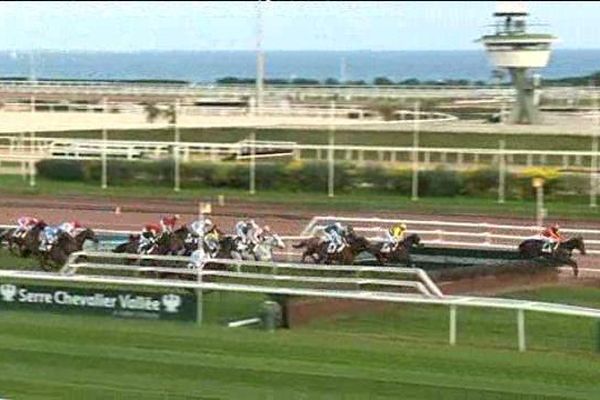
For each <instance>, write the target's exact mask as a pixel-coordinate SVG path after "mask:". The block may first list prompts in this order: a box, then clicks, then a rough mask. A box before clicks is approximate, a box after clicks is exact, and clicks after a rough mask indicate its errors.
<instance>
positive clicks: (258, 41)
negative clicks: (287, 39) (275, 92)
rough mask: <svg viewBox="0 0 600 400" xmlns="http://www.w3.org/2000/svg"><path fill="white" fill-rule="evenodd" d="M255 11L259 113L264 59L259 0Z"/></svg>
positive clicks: (261, 98)
mask: <svg viewBox="0 0 600 400" xmlns="http://www.w3.org/2000/svg"><path fill="white" fill-rule="evenodd" d="M256 11H257V18H256V112H257V114H258V115H260V114H261V110H262V107H263V82H264V74H265V60H264V54H263V52H262V38H263V27H262V4H261V2H260V0H259V1H258V3H257V8H256Z"/></svg>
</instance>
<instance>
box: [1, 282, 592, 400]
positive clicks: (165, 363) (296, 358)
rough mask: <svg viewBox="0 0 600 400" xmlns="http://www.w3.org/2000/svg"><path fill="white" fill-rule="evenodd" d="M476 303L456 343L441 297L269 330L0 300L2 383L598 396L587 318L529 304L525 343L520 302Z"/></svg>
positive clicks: (85, 391) (320, 395) (135, 391)
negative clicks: (35, 307) (539, 310)
mask: <svg viewBox="0 0 600 400" xmlns="http://www.w3.org/2000/svg"><path fill="white" fill-rule="evenodd" d="M213 294H214V293H211V294H210V295H209V296H212V295H213ZM514 296H516V297H521V296H523V297H535V298H541V299H554V298H563V297H565V296H566V297H570V298H571V299H572V302H577V301H578V299H579V298H580V297H581V298H582V299H583V301H584V302H586V303H587V302H588V301H590V302H592V303H593V304H597V305H598V304H600V296H599V295H597V294H596V296H593V294H592V292H591V291H588V290H587V289H583V290H580V289H577V290H573V289H560V288H558V289H547V290H543V291H539V292H535V293H526V294H515V295H514ZM239 300H240V302H241V303H244V302H246V301H244V300H243V299H241V298H240V299H239ZM208 307H209V305H207V308H208ZM472 311H473V310H470V309H467V308H464V307H463V308H460V309H459V314H458V316H459V337H458V340H459V344H458V346H456V347H451V346H449V345H447V344H446V338H445V335H446V332H447V309H441V308H436V307H395V309H392V310H390V311H387V312H384V313H383V314H380V313H378V314H363V315H359V316H354V317H349V316H346V317H343V316H342V317H336V318H335V319H334V320H333V321H321V322H316V323H313V324H311V325H309V326H306V327H303V328H300V329H297V330H292V331H288V330H280V331H277V332H275V333H268V332H264V331H259V330H256V329H251V328H238V329H227V328H224V327H220V326H215V325H214V324H209V325H207V326H204V327H202V328H199V327H197V326H195V325H193V324H186V323H165V322H162V323H161V322H156V321H133V320H113V319H109V318H99V317H68V316H59V315H52V314H33V313H28V312H6V311H5V312H1V313H0V326H1V327H2V328H1V329H0V366H1V370H2V374H0V396H2V397H7V398H11V399H13V398H14V399H35V398H39V399H42V398H43V399H54V398H56V399H63V398H77V399H79V398H82V399H83V398H85V399H95V398H98V399H106V398H127V399H183V398H193V399H217V398H218V399H242V398H243V399H264V398H272V399H364V398H372V399H386V398H389V399H400V398H401V399H441V398H443V399H444V400H446V399H450V400H452V399H457V400H458V399H461V400H462V399H597V398H598V397H599V396H600V382H599V381H598V371H599V369H600V357H599V356H598V355H597V354H594V353H593V352H591V348H590V347H589V346H588V345H589V344H590V343H589V341H586V340H584V339H585V338H586V335H588V334H587V333H586V332H585V330H584V329H583V328H584V326H585V325H586V322H585V321H583V320H581V319H579V318H563V317H556V316H552V315H543V314H535V315H534V314H531V315H530V314H529V313H528V314H527V332H528V335H529V340H530V343H528V344H529V348H530V350H529V351H528V352H526V353H518V352H517V351H516V350H515V347H516V327H515V318H514V315H508V314H511V313H503V312H499V311H496V310H491V311H487V312H475V313H472ZM505 314H506V315H505ZM509 317H510V318H509ZM509 320H510V321H509ZM587 324H588V325H589V324H590V322H589V321H587ZM509 325H510V326H509ZM577 330H579V332H578V334H577V335H573V333H574V332H576V331H577ZM588 336H589V335H588ZM582 338H583V339H582Z"/></svg>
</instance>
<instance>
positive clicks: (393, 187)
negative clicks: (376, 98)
mask: <svg viewBox="0 0 600 400" xmlns="http://www.w3.org/2000/svg"><path fill="white" fill-rule="evenodd" d="M37 169H38V173H39V175H40V176H41V177H43V178H47V179H51V180H59V181H81V182H99V181H100V179H101V173H102V169H101V164H100V162H99V161H71V160H44V161H40V162H39V163H38V164H37ZM107 172H108V181H109V184H111V185H135V184H151V185H162V186H170V185H172V184H173V175H174V165H173V162H172V161H169V160H166V161H159V162H156V161H136V162H128V161H112V160H111V161H110V162H109V163H108V167H107ZM540 173H542V172H535V174H540ZM180 177H181V184H182V185H183V186H184V187H229V188H247V187H248V185H249V173H248V164H246V163H233V162H232V163H210V162H202V163H184V164H182V165H181V169H180ZM546 178H547V180H546V185H545V194H546V195H547V196H561V195H585V194H587V193H588V191H589V179H588V178H586V177H585V176H568V175H557V174H553V175H552V174H551V175H548V176H546ZM327 179H328V174H327V164H326V163H325V162H297V161H293V162H289V163H272V162H261V163H257V165H256V187H257V188H258V189H282V190H288V191H325V190H327ZM498 179H499V178H498V171H497V170H495V169H477V170H471V171H464V172H457V171H450V170H444V169H435V170H428V171H422V172H420V174H419V194H420V195H421V196H434V197H435V196H440V197H452V196H458V195H466V196H476V197H486V196H495V195H496V194H497V188H498ZM411 187H412V172H411V170H410V169H397V168H383V167H372V166H371V167H369V166H366V167H359V166H356V165H355V164H348V163H336V167H335V188H336V191H338V192H344V191H346V192H348V191H351V190H353V191H357V190H371V191H377V192H391V193H398V194H405V195H409V194H410V193H411ZM506 195H507V197H509V198H515V199H524V198H532V197H533V196H534V189H533V188H532V187H531V174H507V176H506Z"/></svg>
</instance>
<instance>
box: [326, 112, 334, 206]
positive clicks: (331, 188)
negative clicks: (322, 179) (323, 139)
mask: <svg viewBox="0 0 600 400" xmlns="http://www.w3.org/2000/svg"><path fill="white" fill-rule="evenodd" d="M330 111H331V125H330V126H329V152H328V155H327V161H328V163H329V174H328V196H329V197H333V196H334V190H335V175H334V174H335V147H334V146H335V122H334V118H335V101H332V102H331V107H330Z"/></svg>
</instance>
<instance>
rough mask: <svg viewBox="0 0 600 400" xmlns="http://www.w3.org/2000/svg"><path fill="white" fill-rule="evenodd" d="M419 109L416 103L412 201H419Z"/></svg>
mask: <svg viewBox="0 0 600 400" xmlns="http://www.w3.org/2000/svg"><path fill="white" fill-rule="evenodd" d="M419 107H420V104H419V102H418V101H417V102H416V103H415V114H414V116H413V121H414V127H413V128H414V129H413V162H412V164H413V166H412V197H411V200H412V201H417V200H419Z"/></svg>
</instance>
